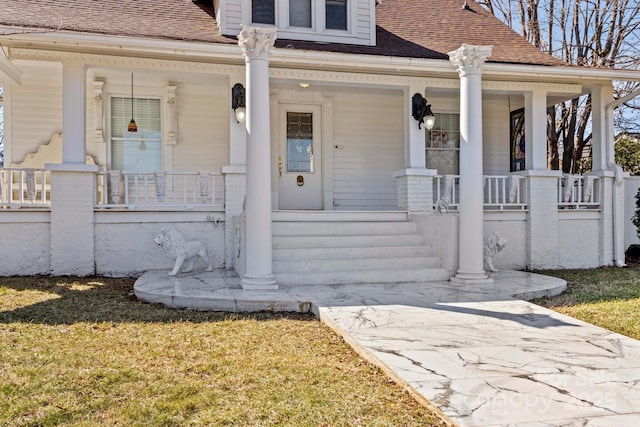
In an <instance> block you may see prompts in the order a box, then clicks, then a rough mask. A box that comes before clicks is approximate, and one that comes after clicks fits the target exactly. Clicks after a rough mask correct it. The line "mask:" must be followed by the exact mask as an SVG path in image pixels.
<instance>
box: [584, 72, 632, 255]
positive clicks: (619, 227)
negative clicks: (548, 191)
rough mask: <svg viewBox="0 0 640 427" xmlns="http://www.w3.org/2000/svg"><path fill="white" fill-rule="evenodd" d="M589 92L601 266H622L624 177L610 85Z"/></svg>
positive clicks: (595, 87) (593, 88)
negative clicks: (617, 161) (617, 150)
mask: <svg viewBox="0 0 640 427" xmlns="http://www.w3.org/2000/svg"><path fill="white" fill-rule="evenodd" d="M590 89H591V106H592V117H593V120H592V135H593V137H592V139H591V145H592V154H593V160H592V170H593V172H591V174H593V175H596V176H597V177H599V178H600V186H599V193H600V194H599V195H598V196H599V198H600V224H599V231H600V244H599V246H600V250H599V253H600V265H615V266H617V267H624V266H625V265H626V264H625V257H624V251H625V247H624V223H625V221H628V220H629V219H628V218H626V219H625V215H624V204H625V201H624V186H623V183H624V179H623V178H624V176H625V175H626V174H625V173H624V172H622V169H621V168H620V166H618V165H617V164H615V150H614V138H615V135H614V134H613V114H612V113H613V109H612V108H611V107H608V106H609V105H611V103H612V102H614V101H613V86H612V85H611V84H610V83H609V84H603V85H598V86H594V87H592V88H590Z"/></svg>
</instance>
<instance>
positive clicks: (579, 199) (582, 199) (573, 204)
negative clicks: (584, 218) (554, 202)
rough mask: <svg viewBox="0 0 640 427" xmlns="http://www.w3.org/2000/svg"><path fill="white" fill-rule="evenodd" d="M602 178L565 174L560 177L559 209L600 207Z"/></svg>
mask: <svg viewBox="0 0 640 427" xmlns="http://www.w3.org/2000/svg"><path fill="white" fill-rule="evenodd" d="M599 194H600V178H598V177H595V176H591V175H570V174H564V175H563V176H561V177H558V209H600V197H599Z"/></svg>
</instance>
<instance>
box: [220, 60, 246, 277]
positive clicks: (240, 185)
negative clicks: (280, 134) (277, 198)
mask: <svg viewBox="0 0 640 427" xmlns="http://www.w3.org/2000/svg"><path fill="white" fill-rule="evenodd" d="M236 83H241V84H242V85H243V86H245V87H246V83H245V76H244V75H241V74H235V73H234V74H232V75H231V76H230V78H229V90H228V92H227V93H228V94H229V103H228V104H227V105H229V110H228V111H229V165H226V166H223V167H222V173H223V174H224V188H225V190H224V193H225V195H224V215H225V221H224V241H225V244H224V247H225V251H224V265H225V268H227V269H231V268H232V267H233V268H235V270H236V272H237V273H238V274H239V275H240V276H242V275H243V274H244V266H243V265H240V264H242V263H240V259H239V257H238V249H239V248H237V247H236V246H237V245H239V244H242V243H243V242H242V239H241V238H240V235H239V234H240V230H237V229H236V224H234V222H235V221H236V219H238V218H240V217H241V216H242V213H243V207H244V198H245V195H246V181H247V180H246V173H247V166H246V165H247V127H246V125H245V124H244V123H238V121H237V120H236V115H235V113H234V111H233V110H232V109H231V108H230V106H231V91H232V88H233V86H234V85H235V84H236Z"/></svg>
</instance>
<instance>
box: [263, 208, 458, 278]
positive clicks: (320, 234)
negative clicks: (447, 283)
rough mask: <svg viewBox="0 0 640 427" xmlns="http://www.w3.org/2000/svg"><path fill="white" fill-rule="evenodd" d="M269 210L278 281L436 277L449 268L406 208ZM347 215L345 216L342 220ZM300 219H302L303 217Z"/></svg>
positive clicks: (443, 273) (444, 274)
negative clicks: (359, 217)
mask: <svg viewBox="0 0 640 427" xmlns="http://www.w3.org/2000/svg"><path fill="white" fill-rule="evenodd" d="M361 214H363V218H366V219H365V220H364V221H357V220H356V218H355V217H354V215H356V214H355V213H353V212H351V213H348V215H346V216H345V215H344V214H343V213H338V214H336V213H333V212H332V213H317V212H313V213H310V215H309V216H305V215H304V213H302V212H296V213H290V214H285V213H282V214H281V215H274V221H273V260H274V261H273V272H274V275H275V276H276V279H277V280H278V282H279V283H280V284H283V285H320V284H341V283H395V282H423V281H442V280H448V279H449V273H448V271H447V270H446V269H443V268H441V267H440V266H441V260H440V257H438V256H436V255H435V253H434V249H433V248H432V247H430V246H428V245H425V244H424V241H423V238H422V236H421V235H420V234H418V230H417V226H416V224H415V223H412V222H409V221H408V220H407V216H406V213H396V212H394V213H391V215H389V216H387V217H383V216H382V215H378V213H377V212H371V213H361ZM346 218H348V219H346ZM305 219H306V220H305Z"/></svg>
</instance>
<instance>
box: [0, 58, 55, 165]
mask: <svg viewBox="0 0 640 427" xmlns="http://www.w3.org/2000/svg"><path fill="white" fill-rule="evenodd" d="M16 65H17V66H18V67H19V68H20V69H21V70H22V72H23V75H22V84H21V85H20V86H13V87H12V88H11V118H12V123H11V124H10V125H11V144H10V149H11V161H12V162H13V163H18V162H21V161H22V160H23V159H24V156H25V155H27V154H28V153H31V152H34V151H35V150H36V149H37V148H38V146H39V145H40V144H46V143H47V142H49V140H50V139H51V136H52V135H53V134H54V133H56V132H61V131H62V66H61V64H59V63H48V62H27V61H25V62H22V61H20V62H16Z"/></svg>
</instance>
